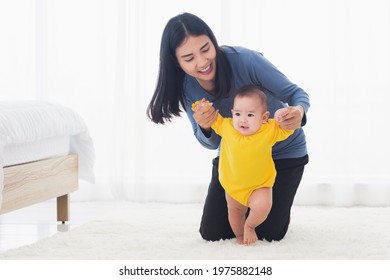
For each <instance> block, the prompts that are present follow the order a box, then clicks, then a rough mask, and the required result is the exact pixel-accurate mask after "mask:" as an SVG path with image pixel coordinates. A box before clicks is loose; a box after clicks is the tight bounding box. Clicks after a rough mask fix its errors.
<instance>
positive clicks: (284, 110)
mask: <svg viewBox="0 0 390 280" xmlns="http://www.w3.org/2000/svg"><path fill="white" fill-rule="evenodd" d="M287 114H288V109H287V108H281V109H278V110H276V112H275V115H274V119H275V120H276V121H277V122H279V123H280V122H282V121H284V117H285V116H286V115H287Z"/></svg>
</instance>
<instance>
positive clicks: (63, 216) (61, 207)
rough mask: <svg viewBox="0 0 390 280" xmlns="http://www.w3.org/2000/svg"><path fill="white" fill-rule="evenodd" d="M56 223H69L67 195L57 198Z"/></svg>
mask: <svg viewBox="0 0 390 280" xmlns="http://www.w3.org/2000/svg"><path fill="white" fill-rule="evenodd" d="M57 221H58V222H62V223H63V224H65V222H67V221H69V194H65V195H63V196H59V197H57Z"/></svg>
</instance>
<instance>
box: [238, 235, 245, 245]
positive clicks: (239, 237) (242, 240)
mask: <svg viewBox="0 0 390 280" xmlns="http://www.w3.org/2000/svg"><path fill="white" fill-rule="evenodd" d="M237 244H240V245H242V244H244V237H243V236H242V235H241V236H237Z"/></svg>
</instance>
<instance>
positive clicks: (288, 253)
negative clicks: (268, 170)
mask: <svg viewBox="0 0 390 280" xmlns="http://www.w3.org/2000/svg"><path fill="white" fill-rule="evenodd" d="M201 213H202V205H201V204H159V203H152V204H137V203H126V204H120V205H119V206H118V208H117V209H113V211H111V212H110V213H107V215H105V216H104V217H102V218H101V220H97V221H93V222H90V223H88V224H85V225H82V226H79V227H77V228H75V229H74V230H71V231H69V232H58V233H56V234H55V235H54V236H52V237H50V238H47V239H44V240H41V241H39V242H37V243H34V244H32V245H27V246H24V247H21V248H17V249H12V250H9V251H7V252H5V253H3V254H2V255H0V259H24V260H29V259H41V260H47V259H62V260H68V259H73V260H100V259H101V260H121V259H123V260H124V259H133V260H175V259H176V260H180V259H181V260H193V259H198V260H211V259H230V260H236V259H238V260H259V259H263V260H289V259H295V260H359V259H360V260H370V259H374V260H389V259H390V234H389V233H390V208H379V207H378V208H369V207H367V208H364V207H361V208H321V207H302V206H299V207H298V206H294V208H293V213H292V220H291V225H290V230H289V232H288V234H287V236H286V237H285V239H283V240H282V241H280V242H272V243H269V242H265V241H259V242H257V243H256V244H255V245H253V246H250V247H246V246H242V245H237V244H236V243H235V240H226V241H219V242H206V241H204V240H202V239H201V237H200V235H199V233H198V228H199V221H200V217H201ZM118 217H120V218H118Z"/></svg>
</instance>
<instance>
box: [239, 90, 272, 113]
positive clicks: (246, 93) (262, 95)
mask: <svg viewBox="0 0 390 280" xmlns="http://www.w3.org/2000/svg"><path fill="white" fill-rule="evenodd" d="M252 96H258V97H259V99H260V103H261V104H262V105H263V106H264V108H265V110H267V109H268V98H267V95H266V94H265V92H264V90H263V89H262V88H261V87H260V86H258V85H252V84H250V85H245V86H242V87H240V88H239V89H238V91H237V94H236V97H235V98H237V97H252Z"/></svg>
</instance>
